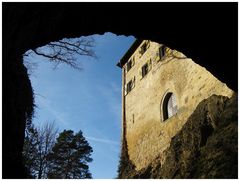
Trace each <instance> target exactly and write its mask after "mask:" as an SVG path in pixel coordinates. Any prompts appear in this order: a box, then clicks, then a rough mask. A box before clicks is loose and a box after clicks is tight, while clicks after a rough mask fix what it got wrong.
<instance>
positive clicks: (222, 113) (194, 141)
mask: <svg viewBox="0 0 240 181" xmlns="http://www.w3.org/2000/svg"><path fill="white" fill-rule="evenodd" d="M237 100H238V99H237V95H236V94H234V95H233V96H232V97H231V98H230V99H229V98H227V97H224V96H217V95H212V96H211V97H209V98H207V99H204V100H203V101H202V102H201V103H199V105H198V106H197V108H196V110H195V111H194V112H193V114H192V115H191V116H190V117H189V119H188V120H187V121H186V124H185V125H184V126H183V128H182V129H181V131H179V132H178V133H177V134H176V135H175V136H174V137H173V138H172V139H171V143H170V147H169V148H168V149H167V150H166V151H165V155H166V160H165V162H164V164H161V159H160V158H159V157H158V156H157V157H156V158H155V159H154V160H153V161H152V162H151V163H150V164H149V165H148V166H146V167H144V168H142V169H141V170H138V171H137V170H136V169H132V170H127V171H126V172H123V171H122V173H124V174H122V175H120V178H167V179H176V178H181V179H184V178H201V179H219V178H222V179H223V178H225V179H236V178H238V129H237V128H238V102H237ZM129 163H130V164H132V163H131V161H130V160H129ZM132 168H134V167H132ZM122 170H124V168H122Z"/></svg>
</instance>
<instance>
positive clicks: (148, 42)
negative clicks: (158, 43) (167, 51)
mask: <svg viewBox="0 0 240 181" xmlns="http://www.w3.org/2000/svg"><path fill="white" fill-rule="evenodd" d="M146 44H147V47H146V48H149V47H150V41H149V40H148V41H147V42H146Z"/></svg>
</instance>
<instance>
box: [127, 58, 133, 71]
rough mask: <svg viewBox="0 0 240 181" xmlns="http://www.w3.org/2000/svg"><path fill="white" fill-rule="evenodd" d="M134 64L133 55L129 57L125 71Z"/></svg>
mask: <svg viewBox="0 0 240 181" xmlns="http://www.w3.org/2000/svg"><path fill="white" fill-rule="evenodd" d="M133 65H134V57H133V58H132V59H130V60H129V61H128V63H127V72H128V71H129V70H130V69H131V68H132V67H133Z"/></svg>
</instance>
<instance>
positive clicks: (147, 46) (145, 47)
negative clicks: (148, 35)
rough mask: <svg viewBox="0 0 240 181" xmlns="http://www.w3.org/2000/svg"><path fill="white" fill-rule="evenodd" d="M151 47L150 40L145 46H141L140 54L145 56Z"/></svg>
mask: <svg viewBox="0 0 240 181" xmlns="http://www.w3.org/2000/svg"><path fill="white" fill-rule="evenodd" d="M149 46H150V41H149V40H148V41H146V42H144V44H143V45H142V46H141V49H140V51H139V53H140V54H141V55H143V54H144V53H145V52H146V51H147V49H148V48H149Z"/></svg>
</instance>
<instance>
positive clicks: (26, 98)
mask: <svg viewBox="0 0 240 181" xmlns="http://www.w3.org/2000/svg"><path fill="white" fill-rule="evenodd" d="M133 10H137V11H138V12H144V13H143V15H140V14H141V13H133ZM202 12H204V13H202ZM237 13H238V4H237V2H235V3H233V2H232V3H223V2H222V3H169V2H168V3H166V2H165V3H156V2H155V3H143V2H142V3H133V2H132V3H126V2H125V3H119V2H118V3H100V2H97V3H86V2H85V3H12V2H10V3H7V2H3V3H2V14H3V16H2V22H3V26H2V27H3V29H2V32H3V34H2V38H3V39H2V40H3V42H2V47H3V51H2V52H3V55H2V60H3V62H2V70H3V92H2V93H3V102H2V105H4V106H3V110H2V112H3V117H2V120H3V122H2V126H3V127H2V130H3V133H2V135H3V178H24V176H25V174H24V173H25V172H24V168H23V166H22V164H21V162H22V158H21V150H22V145H23V139H24V128H25V123H26V113H27V112H29V115H30V114H31V113H32V111H33V110H32V108H33V94H32V87H31V83H30V81H29V78H28V75H27V71H26V68H25V67H24V66H23V60H22V55H23V54H24V53H25V52H26V51H27V50H29V49H31V48H37V47H40V46H43V45H45V44H47V43H49V42H51V41H56V40H59V39H62V38H74V37H80V36H87V35H91V34H96V33H97V34H103V33H105V32H112V33H114V34H116V35H126V36H128V35H133V36H135V37H136V38H138V39H149V40H152V41H155V42H158V43H164V44H165V45H166V46H168V47H170V48H172V49H177V50H179V51H181V52H183V53H184V54H185V55H186V56H187V57H191V58H192V59H193V60H194V61H195V62H196V63H198V64H200V65H202V66H204V67H206V68H207V69H208V70H209V71H210V72H211V73H213V75H215V76H216V77H217V78H218V79H220V80H221V81H222V82H224V83H226V84H227V85H228V86H229V87H230V88H232V89H234V90H235V91H237V85H238V82H237V67H238V66H237V51H238V49H237V47H238V46H237V45H238V41H237V38H236V37H237V35H238V29H237V24H238V16H237ZM166 15H167V16H166ZM159 18H160V19H161V21H159ZM193 19H194V21H192V20H193ZM159 22H161V26H160V25H159ZM223 25H224V26H223ZM219 40H221V43H219ZM225 45H227V46H225ZM12 143H17V144H12Z"/></svg>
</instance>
